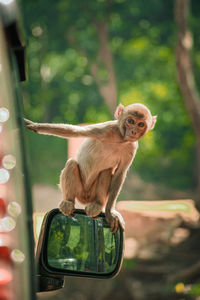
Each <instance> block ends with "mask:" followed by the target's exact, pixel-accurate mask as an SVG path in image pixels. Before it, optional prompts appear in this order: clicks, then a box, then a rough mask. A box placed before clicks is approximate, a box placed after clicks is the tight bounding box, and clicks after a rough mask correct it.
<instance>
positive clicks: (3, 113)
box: [0, 107, 10, 123]
mask: <svg viewBox="0 0 200 300" xmlns="http://www.w3.org/2000/svg"><path fill="white" fill-rule="evenodd" d="M9 116H10V113H9V110H8V109H7V108H5V107H1V108H0V122H2V123H3V122H6V121H7V120H8V119H9Z"/></svg>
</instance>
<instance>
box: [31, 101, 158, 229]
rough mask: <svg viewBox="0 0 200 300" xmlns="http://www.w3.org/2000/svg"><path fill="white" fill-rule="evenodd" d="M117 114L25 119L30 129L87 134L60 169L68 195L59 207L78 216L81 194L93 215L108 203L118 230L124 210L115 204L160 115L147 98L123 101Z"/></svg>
mask: <svg viewBox="0 0 200 300" xmlns="http://www.w3.org/2000/svg"><path fill="white" fill-rule="evenodd" d="M114 117H115V120H112V121H106V122H103V123H97V124H89V125H84V126H79V125H71V124H53V123H52V124H50V123H34V122H32V121H30V120H27V119H25V123H26V126H27V128H28V129H30V130H32V131H35V132H37V133H40V134H46V135H54V136H58V137H62V138H71V137H85V139H84V141H83V143H82V145H81V147H80V149H79V150H78V153H77V157H76V159H73V158H70V159H68V160H67V162H66V164H65V167H64V169H63V170H62V171H61V175H60V189H61V192H62V196H63V200H62V201H61V202H60V204H59V210H60V211H61V212H62V213H63V214H64V215H68V216H72V215H73V212H74V210H75V199H77V200H78V201H79V202H80V203H82V204H85V205H86V206H85V212H86V214H87V215H88V216H90V217H93V218H94V217H96V216H98V215H99V214H100V213H101V212H102V210H103V209H104V208H105V217H106V221H107V222H108V223H109V225H110V231H111V232H113V233H116V232H117V230H118V226H119V224H120V225H121V227H122V229H123V230H124V227H125V224H124V220H123V218H122V216H121V215H120V213H119V212H117V211H116V210H115V204H116V200H117V197H118V195H119V193H120V190H121V188H122V185H123V183H124V180H125V177H126V174H127V171H128V169H129V167H130V165H131V164H132V162H133V160H134V158H135V155H136V152H137V149H138V140H139V139H140V138H142V137H143V136H144V135H145V134H146V133H147V132H148V131H149V130H152V129H153V128H154V125H155V123H156V120H157V116H152V115H151V112H150V110H149V109H148V108H147V107H146V106H145V105H143V104H140V103H134V104H131V105H128V106H126V107H125V106H123V105H122V104H120V105H119V106H118V107H117V109H116V111H115V114H114Z"/></svg>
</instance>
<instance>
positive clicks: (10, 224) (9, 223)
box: [1, 217, 16, 231]
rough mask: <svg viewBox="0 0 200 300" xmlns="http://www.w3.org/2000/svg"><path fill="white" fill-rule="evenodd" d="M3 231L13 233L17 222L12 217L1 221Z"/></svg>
mask: <svg viewBox="0 0 200 300" xmlns="http://www.w3.org/2000/svg"><path fill="white" fill-rule="evenodd" d="M1 225H2V229H3V230H5V231H12V230H13V229H14V228H15V227H16V221H15V220H14V219H13V218H12V217H5V218H3V219H2V220H1Z"/></svg>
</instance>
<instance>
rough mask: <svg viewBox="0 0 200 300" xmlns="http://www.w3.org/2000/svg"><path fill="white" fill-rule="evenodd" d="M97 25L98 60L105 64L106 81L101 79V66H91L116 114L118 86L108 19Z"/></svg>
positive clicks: (110, 108)
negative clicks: (99, 71)
mask: <svg viewBox="0 0 200 300" xmlns="http://www.w3.org/2000/svg"><path fill="white" fill-rule="evenodd" d="M95 26H96V28H97V34H98V37H99V43H100V47H99V52H98V59H97V61H99V62H100V63H101V64H102V65H103V66H105V68H106V69H107V72H108V77H107V80H106V82H102V81H101V80H100V78H99V76H98V68H99V67H98V64H96V63H95V64H92V66H91V74H92V76H93V78H94V80H95V81H96V83H97V86H98V88H99V91H100V94H101V95H102V97H103V98H104V101H105V103H106V104H107V105H108V107H109V110H110V112H111V113H112V114H114V111H115V109H116V105H117V88H116V80H115V72H114V67H113V59H112V53H111V51H110V48H109V45H108V28H107V24H106V21H103V22H99V23H96V24H95Z"/></svg>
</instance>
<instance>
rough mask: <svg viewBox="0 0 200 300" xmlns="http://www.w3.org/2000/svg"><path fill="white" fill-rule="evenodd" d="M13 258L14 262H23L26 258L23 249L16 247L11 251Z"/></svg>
mask: <svg viewBox="0 0 200 300" xmlns="http://www.w3.org/2000/svg"><path fill="white" fill-rule="evenodd" d="M11 258H12V260H13V261H14V262H17V263H22V262H23V261H24V260H25V254H24V253H23V252H22V251H21V250H18V249H14V250H13V251H12V252H11Z"/></svg>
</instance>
